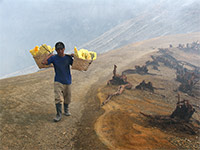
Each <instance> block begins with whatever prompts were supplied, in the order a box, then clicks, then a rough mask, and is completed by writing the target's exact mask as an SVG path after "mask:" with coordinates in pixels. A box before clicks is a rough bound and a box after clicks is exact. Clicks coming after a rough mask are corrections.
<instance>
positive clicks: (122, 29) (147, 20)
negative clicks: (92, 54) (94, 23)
mask: <svg viewBox="0 0 200 150" xmlns="http://www.w3.org/2000/svg"><path fill="white" fill-rule="evenodd" d="M199 14H200V2H199V1H195V2H192V3H189V4H184V3H181V1H176V2H173V3H172V2H171V1H166V2H164V1H160V3H158V4H156V5H154V6H153V7H152V8H151V9H148V10H147V11H145V12H144V13H141V14H139V15H138V16H137V17H135V18H133V19H130V20H128V21H126V22H124V23H122V24H120V25H117V26H116V27H114V28H112V29H111V30H109V31H107V32H106V33H104V34H102V35H101V36H99V37H98V38H96V39H94V40H92V41H90V42H88V43H86V44H84V45H82V47H85V48H87V49H91V50H95V51H97V52H98V53H102V52H105V51H108V50H111V49H115V48H118V47H121V46H123V45H126V44H128V43H132V42H136V41H142V40H146V39H150V38H153V37H158V36H164V35H170V34H180V33H190V32H199V31H200V22H199V19H200V15H199Z"/></svg>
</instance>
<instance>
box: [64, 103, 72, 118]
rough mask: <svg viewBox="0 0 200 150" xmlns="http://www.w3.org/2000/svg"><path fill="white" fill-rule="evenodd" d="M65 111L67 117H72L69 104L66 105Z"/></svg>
mask: <svg viewBox="0 0 200 150" xmlns="http://www.w3.org/2000/svg"><path fill="white" fill-rule="evenodd" d="M64 111H65V113H64V115H65V116H70V115H71V113H70V112H69V104H65V103H64Z"/></svg>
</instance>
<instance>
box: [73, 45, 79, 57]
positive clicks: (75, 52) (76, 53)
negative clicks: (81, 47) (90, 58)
mask: <svg viewBox="0 0 200 150" xmlns="http://www.w3.org/2000/svg"><path fill="white" fill-rule="evenodd" d="M74 55H75V56H76V57H79V55H78V50H77V48H76V46H75V47H74Z"/></svg>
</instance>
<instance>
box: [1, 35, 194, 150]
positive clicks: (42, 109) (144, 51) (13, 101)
mask: <svg viewBox="0 0 200 150" xmlns="http://www.w3.org/2000/svg"><path fill="white" fill-rule="evenodd" d="M196 36H197V35H196V34H194V38H196ZM173 38H176V37H169V38H167V39H166V38H156V39H153V40H149V41H144V42H138V43H135V44H131V45H128V46H126V47H123V48H120V49H117V50H114V51H110V52H108V53H105V54H102V55H100V56H99V57H98V59H97V60H96V61H94V63H93V64H92V65H91V66H90V68H89V70H88V71H87V72H78V71H73V72H72V74H73V84H72V103H71V105H70V110H71V112H72V116H70V117H65V116H63V118H62V121H61V122H59V123H54V122H53V121H52V119H53V117H54V116H55V106H54V95H53V76H54V72H53V69H47V70H43V71H40V72H37V73H34V74H29V75H25V76H19V77H14V78H8V79H3V80H0V95H1V97H0V123H1V124H0V138H1V139H0V140H1V142H0V144H1V145H0V146H1V149H3V150H4V149H5V150H6V149H14V150H18V149H19V150H22V149H74V150H79V149H84V150H91V149H99V150H102V149H107V148H106V147H107V146H105V144H102V141H100V140H99V139H98V136H97V135H96V132H95V130H94V124H95V121H96V119H97V118H98V117H99V116H101V115H102V114H103V113H104V111H103V110H102V109H99V100H98V98H97V97H96V96H97V92H98V90H97V89H98V87H100V86H102V85H105V82H106V80H108V79H109V78H111V71H112V69H113V65H114V64H116V65H117V66H118V71H119V72H120V71H122V70H125V69H126V68H130V67H131V68H133V67H134V66H135V63H136V62H137V63H138V65H139V64H140V63H143V62H142V61H140V60H141V59H143V60H144V59H145V58H148V57H149V56H148V55H149V54H150V53H153V52H156V51H157V50H156V47H155V45H156V46H157V47H160V46H162V45H161V44H160V43H162V42H164V41H165V43H164V45H163V47H165V46H168V45H169V44H175V42H174V39H173ZM185 40H188V37H187V36H186V37H184V38H183V37H182V36H180V37H179V41H178V42H177V43H176V44H178V43H183V41H185ZM190 40H191V41H192V39H190ZM187 42H190V41H187Z"/></svg>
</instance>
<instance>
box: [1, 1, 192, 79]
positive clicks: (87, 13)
mask: <svg viewBox="0 0 200 150" xmlns="http://www.w3.org/2000/svg"><path fill="white" fill-rule="evenodd" d="M161 1H164V0H0V50H1V53H0V77H1V76H3V75H5V74H8V73H12V72H15V71H17V70H20V69H23V68H26V67H28V66H31V65H34V64H35V62H34V60H33V58H32V56H31V55H30V53H29V50H30V49H32V48H34V47H35V46H36V45H41V44H44V43H46V44H48V45H50V46H54V44H55V43H56V42H57V41H63V42H64V43H65V45H66V49H67V50H72V49H73V47H74V46H80V45H82V44H84V43H86V42H88V41H90V40H92V39H94V38H96V37H97V36H99V35H101V34H103V33H104V32H106V31H107V30H109V29H111V28H112V27H114V26H116V25H118V24H120V23H122V22H124V21H126V20H128V19H130V18H132V17H134V16H135V15H138V13H140V12H143V11H144V10H146V9H149V8H150V7H151V6H152V5H153V4H154V3H155V2H156V3H158V2H161ZM165 1H166V2H170V3H171V2H172V0H165ZM177 1H180V2H183V3H185V4H186V5H187V4H188V3H190V2H191V0H182V1H181V0H177ZM192 1H193V0H192Z"/></svg>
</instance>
